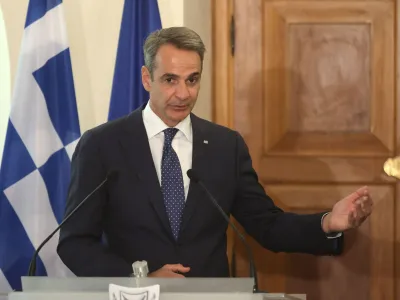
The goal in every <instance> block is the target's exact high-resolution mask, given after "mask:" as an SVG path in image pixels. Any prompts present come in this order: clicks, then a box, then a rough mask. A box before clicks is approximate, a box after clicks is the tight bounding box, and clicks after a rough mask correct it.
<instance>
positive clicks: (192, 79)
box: [188, 78, 198, 84]
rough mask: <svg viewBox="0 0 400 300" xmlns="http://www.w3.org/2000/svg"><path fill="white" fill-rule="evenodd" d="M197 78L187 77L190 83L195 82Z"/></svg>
mask: <svg viewBox="0 0 400 300" xmlns="http://www.w3.org/2000/svg"><path fill="white" fill-rule="evenodd" d="M197 80H198V78H189V79H188V81H189V83H190V84H195V83H196V82H197Z"/></svg>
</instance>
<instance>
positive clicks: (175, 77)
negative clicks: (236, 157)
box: [161, 73, 179, 79]
mask: <svg viewBox="0 0 400 300" xmlns="http://www.w3.org/2000/svg"><path fill="white" fill-rule="evenodd" d="M165 78H174V79H177V78H179V76H178V75H176V74H173V73H165V74H164V75H163V76H161V79H165Z"/></svg>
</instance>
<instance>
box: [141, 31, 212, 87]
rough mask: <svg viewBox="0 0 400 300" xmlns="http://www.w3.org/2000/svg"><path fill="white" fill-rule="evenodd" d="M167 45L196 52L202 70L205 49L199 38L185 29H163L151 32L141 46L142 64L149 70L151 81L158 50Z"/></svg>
mask: <svg viewBox="0 0 400 300" xmlns="http://www.w3.org/2000/svg"><path fill="white" fill-rule="evenodd" d="M167 44H169V45H173V46H175V47H176V48H178V49H183V50H189V51H195V52H197V53H198V54H199V56H200V60H201V69H203V60H204V52H205V51H206V48H205V46H204V43H203V41H202V40H201V38H200V36H199V35H198V34H197V33H196V32H194V31H193V30H191V29H189V28H187V27H170V28H163V29H160V30H157V31H154V32H152V33H151V34H150V35H149V36H148V37H147V39H146V41H145V43H144V45H143V54H144V64H145V66H146V67H147V69H148V70H149V72H150V75H151V78H152V79H153V72H154V69H155V67H156V65H155V58H156V55H157V52H158V49H160V47H161V46H163V45H167Z"/></svg>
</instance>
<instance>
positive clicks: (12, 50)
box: [0, 0, 212, 158]
mask: <svg viewBox="0 0 400 300" xmlns="http://www.w3.org/2000/svg"><path fill="white" fill-rule="evenodd" d="M210 1H211V0H186V1H185V0H158V3H159V9H160V15H161V21H162V24H163V27H170V26H188V27H190V28H192V29H194V30H195V31H197V32H198V33H199V34H200V36H201V37H202V39H203V41H204V43H205V45H206V47H207V54H206V58H205V61H204V74H203V79H202V85H201V92H200V95H199V99H198V102H197V105H196V108H195V110H194V112H195V113H196V114H198V115H199V116H201V117H203V118H206V119H209V120H210V119H211V67H210V64H211V53H212V51H211V7H210ZM123 3H124V1H123V0H64V6H65V16H66V22H67V30H68V37H69V42H70V51H71V60H72V69H73V74H74V82H75V91H76V97H77V104H78V110H79V120H80V124H81V130H82V132H83V131H85V130H87V129H89V128H92V127H94V126H96V125H98V124H101V123H103V122H105V121H106V120H107V114H108V105H109V99H110V95H111V85H112V78H113V72H114V64H115V57H116V51H117V45H118V37H119V29H120V23H121V17H122V9H123ZM27 6H28V0H0V9H1V10H2V12H3V17H4V24H5V29H6V39H7V44H8V45H6V46H5V45H4V43H5V40H6V39H5V38H4V34H3V35H1V36H0V43H1V45H0V51H1V53H0V69H1V72H0V76H1V77H0V82H1V85H0V87H1V88H0V158H1V153H2V148H3V140H4V131H5V128H4V127H5V125H4V124H7V123H6V121H4V118H6V119H7V118H8V110H9V103H10V97H11V96H10V95H11V91H12V84H13V82H14V78H15V71H16V67H17V62H18V55H19V48H20V44H21V38H22V33H23V28H24V23H25V16H26V10H27ZM1 24H2V23H1V17H0V34H1V32H2V31H1V26H2V25H1ZM7 48H8V50H9V51H8V53H6V51H5V49H7ZM8 56H9V58H8ZM7 64H8V65H7ZM4 86H5V87H4Z"/></svg>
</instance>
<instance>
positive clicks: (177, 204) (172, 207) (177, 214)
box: [161, 128, 185, 240]
mask: <svg viewBox="0 0 400 300" xmlns="http://www.w3.org/2000/svg"><path fill="white" fill-rule="evenodd" d="M177 132H178V129H176V128H168V129H165V130H164V149H163V155H162V161H161V190H162V193H163V197H164V204H165V208H166V210H167V214H168V218H169V223H170V225H171V229H172V234H173V235H174V237H175V240H177V239H178V235H179V228H180V225H181V219H182V212H183V209H184V207H185V191H184V188H183V178H182V170H181V165H180V163H179V158H178V155H177V154H176V152H175V151H174V149H173V148H172V145H171V144H172V140H173V138H174V136H175V135H176V133H177Z"/></svg>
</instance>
